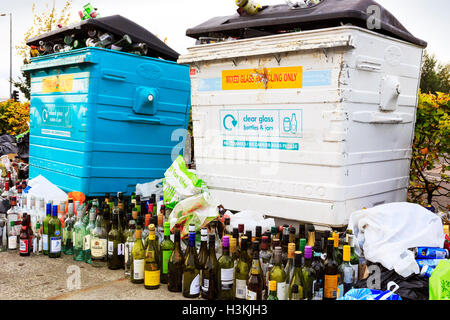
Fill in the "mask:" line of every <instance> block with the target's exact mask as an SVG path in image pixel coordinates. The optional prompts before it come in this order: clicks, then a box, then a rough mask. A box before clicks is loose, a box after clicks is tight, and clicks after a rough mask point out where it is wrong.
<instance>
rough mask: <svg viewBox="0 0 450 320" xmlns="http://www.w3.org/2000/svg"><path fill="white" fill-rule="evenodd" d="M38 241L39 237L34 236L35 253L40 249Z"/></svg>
mask: <svg viewBox="0 0 450 320" xmlns="http://www.w3.org/2000/svg"><path fill="white" fill-rule="evenodd" d="M37 241H38V240H37V238H36V237H34V238H33V245H32V247H33V253H35V252H36V251H38V250H39V248H38V242H37Z"/></svg>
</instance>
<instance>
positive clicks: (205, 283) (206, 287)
mask: <svg viewBox="0 0 450 320" xmlns="http://www.w3.org/2000/svg"><path fill="white" fill-rule="evenodd" d="M208 291H209V279H206V278H203V285H202V292H203V293H204V294H207V293H208Z"/></svg>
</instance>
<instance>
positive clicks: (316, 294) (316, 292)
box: [312, 280, 323, 300]
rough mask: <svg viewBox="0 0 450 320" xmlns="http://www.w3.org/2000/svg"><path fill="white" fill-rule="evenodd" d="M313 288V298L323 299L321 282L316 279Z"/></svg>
mask: <svg viewBox="0 0 450 320" xmlns="http://www.w3.org/2000/svg"><path fill="white" fill-rule="evenodd" d="M312 289H313V300H322V299H323V288H322V287H321V286H320V282H318V281H317V280H314V281H313V284H312Z"/></svg>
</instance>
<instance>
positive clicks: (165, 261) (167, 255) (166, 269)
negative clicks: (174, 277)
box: [162, 250, 173, 274]
mask: <svg viewBox="0 0 450 320" xmlns="http://www.w3.org/2000/svg"><path fill="white" fill-rule="evenodd" d="M172 252H173V250H164V251H163V252H162V258H163V259H162V260H163V261H162V273H163V274H167V273H168V272H169V259H170V256H171V255H172Z"/></svg>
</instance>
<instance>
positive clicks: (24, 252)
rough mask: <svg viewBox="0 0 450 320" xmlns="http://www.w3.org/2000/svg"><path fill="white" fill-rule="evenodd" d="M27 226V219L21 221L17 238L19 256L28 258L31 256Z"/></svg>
mask: <svg viewBox="0 0 450 320" xmlns="http://www.w3.org/2000/svg"><path fill="white" fill-rule="evenodd" d="M24 215H25V213H24ZM27 224H28V221H27V219H23V220H22V228H21V230H20V236H19V239H20V240H19V255H20V256H22V257H26V256H30V254H31V237H30V234H29V232H28V227H27Z"/></svg>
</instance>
